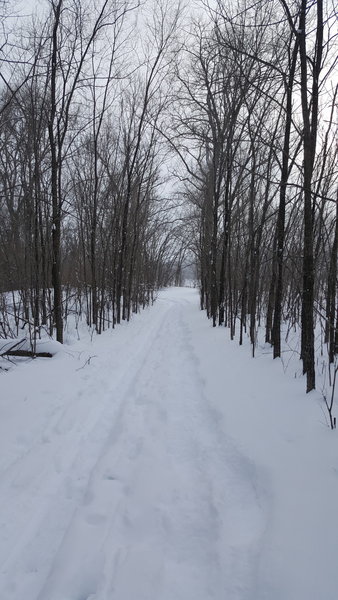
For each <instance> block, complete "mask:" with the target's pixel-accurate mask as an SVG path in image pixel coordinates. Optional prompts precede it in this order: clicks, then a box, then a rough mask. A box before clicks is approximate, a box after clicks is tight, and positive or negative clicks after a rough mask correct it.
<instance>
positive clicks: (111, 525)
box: [0, 289, 265, 600]
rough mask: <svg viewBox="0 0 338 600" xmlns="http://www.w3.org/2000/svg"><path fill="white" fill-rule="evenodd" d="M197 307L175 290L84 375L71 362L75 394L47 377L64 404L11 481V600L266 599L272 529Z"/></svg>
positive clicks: (7, 477)
mask: <svg viewBox="0 0 338 600" xmlns="http://www.w3.org/2000/svg"><path fill="white" fill-rule="evenodd" d="M196 304H197V296H196V293H195V291H194V290H190V289H186V290H182V289H181V290H175V289H173V290H168V291H167V292H166V293H165V294H163V295H162V296H161V298H160V299H159V300H158V302H157V304H156V305H155V306H154V307H153V308H152V309H151V311H149V312H148V315H147V318H144V317H141V318H139V321H137V320H136V322H135V323H131V324H130V325H128V326H127V327H125V328H124V329H123V328H122V329H123V330H122V329H121V332H120V335H119V331H118V330H117V332H116V339H114V337H113V336H108V335H107V336H106V337H105V341H104V343H101V345H100V349H101V353H98V354H97V355H96V358H95V359H94V358H93V359H92V361H91V363H90V364H89V365H87V366H86V367H85V368H84V369H80V370H79V371H76V373H75V374H74V365H73V366H72V367H71V366H68V367H67V366H66V365H67V363H66V362H64V359H62V360H61V359H60V361H61V362H60V365H61V364H62V366H63V368H64V369H65V372H64V378H65V379H67V377H68V378H71V377H72V378H73V379H72V382H71V381H70V379H69V386H68V387H69V388H70V389H68V390H67V386H65V387H63V385H64V381H60V365H59V369H57V368H56V367H55V365H54V366H53V365H49V366H48V369H49V370H50V371H49V375H48V377H49V386H48V385H47V384H46V383H44V386H45V389H46V399H47V400H48V394H49V393H52V392H50V390H51V389H53V394H54V395H53V398H54V397H56V398H59V400H58V402H57V403H56V404H55V402H54V404H53V402H51V408H50V411H49V412H48V411H47V416H46V417H45V420H41V422H38V423H37V425H36V430H35V431H34V432H33V433H32V434H31V433H30V432H26V437H23V441H22V446H23V448H24V451H22V452H21V453H20V452H19V451H18V448H19V446H20V444H18V443H17V442H18V438H20V436H21V437H22V436H24V434H23V433H22V432H20V431H19V432H17V434H16V438H15V440H14V441H13V440H12V446H11V448H12V454H11V455H10V456H9V457H8V464H5V465H4V467H5V468H4V469H3V471H2V476H1V483H0V497H1V499H2V502H3V503H4V505H3V507H2V509H1V532H2V533H1V543H0V560H1V578H0V589H1V590H3V596H2V598H3V600H21V599H22V598H26V599H27V600H181V599H182V600H207V599H215V600H221V599H223V598H228V599H229V600H230V599H231V600H248V599H254V598H255V585H256V571H257V561H258V557H259V551H260V543H261V538H262V535H263V531H264V527H265V516H264V515H263V512H262V507H261V499H260V498H259V495H258V492H257V477H256V473H255V469H254V467H253V465H252V464H251V462H250V461H249V460H248V459H247V458H245V457H244V456H243V455H242V454H241V453H240V452H239V451H238V450H237V449H236V447H235V445H234V444H233V442H232V441H231V440H230V439H229V438H228V437H227V435H226V434H225V432H224V431H223V429H222V424H221V420H220V419H219V415H218V414H217V412H216V411H215V409H214V408H212V407H211V405H210V403H209V401H208V397H207V394H206V391H205V382H204V375H203V369H201V365H200V364H199V360H198V358H197V356H196V353H195V351H194V347H193V344H192V342H191V336H192V328H193V319H192V314H194V313H195V312H196ZM114 344H115V346H114ZM37 362H38V361H36V363H37ZM68 363H69V360H68ZM44 364H45V363H44ZM40 367H41V365H40ZM67 368H68V372H67ZM72 368H73V373H72V372H71V369H72ZM53 377H54V379H53ZM58 378H59V379H58ZM34 393H35V392H34ZM64 393H66V394H68V397H67V401H66V402H64V401H61V400H64V397H62V394H64ZM58 395H59V396H58ZM47 418H48V420H47ZM22 430H23V431H24V424H23V425H22ZM20 439H21V438H20Z"/></svg>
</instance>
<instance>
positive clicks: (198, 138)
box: [0, 0, 338, 428]
mask: <svg viewBox="0 0 338 600" xmlns="http://www.w3.org/2000/svg"><path fill="white" fill-rule="evenodd" d="M29 12H30V11H29V10H28V9H27V7H26V6H25V8H24V10H22V7H21V8H20V6H19V5H18V3H17V2H14V1H12V0H0V26H1V34H0V35H1V38H0V214H1V219H0V337H1V338H3V339H5V340H9V341H10V342H11V343H9V344H7V346H6V348H7V349H6V351H5V353H9V352H10V351H12V353H14V352H15V351H17V352H20V344H19V345H18V340H19V339H21V338H22V336H23V335H25V336H26V337H27V338H28V339H29V343H30V352H31V353H32V355H34V353H35V352H36V344H37V340H38V339H39V338H40V337H41V335H43V334H46V333H47V334H48V335H49V336H51V337H53V338H55V339H56V340H57V341H58V342H61V343H62V342H63V338H64V330H65V327H66V326H67V321H68V320H69V319H70V318H72V319H75V321H78V320H80V319H81V320H84V321H85V322H86V323H87V325H88V327H89V328H90V330H91V331H92V332H93V333H95V332H96V333H97V334H100V333H102V332H103V331H105V330H106V329H108V328H113V327H115V325H118V324H119V323H120V322H121V321H125V320H127V321H128V320H129V319H130V318H131V316H132V314H133V313H136V312H138V311H139V310H140V309H141V308H144V307H146V306H148V305H151V304H152V303H153V302H154V301H155V300H156V292H157V290H159V289H160V288H163V287H166V286H169V285H181V284H182V283H183V281H184V277H185V273H187V272H188V271H189V272H190V273H192V274H193V275H192V277H193V278H194V279H195V281H196V284H197V285H198V287H199V289H200V307H201V309H202V310H205V311H206V314H207V317H208V318H209V319H210V320H211V323H212V325H213V326H214V327H226V328H227V330H228V335H230V337H231V339H234V340H235V342H236V340H237V343H238V342H239V344H242V342H243V338H244V336H248V337H249V339H250V342H251V348H252V355H253V356H254V355H255V349H256V347H257V343H258V335H259V332H262V331H264V338H265V342H266V344H268V345H270V346H271V356H272V357H273V358H277V357H280V356H281V353H282V351H283V350H282V348H283V344H284V343H287V340H288V336H289V335H290V332H291V331H296V332H299V340H300V344H299V348H298V350H297V351H298V352H299V357H300V359H301V360H302V365H303V367H302V369H303V374H304V375H306V391H307V392H310V391H311V390H313V389H315V386H316V369H318V368H323V367H322V364H323V362H319V361H318V356H322V357H324V358H323V360H325V361H326V365H327V366H326V368H327V370H328V374H329V377H330V382H331V385H332V386H333V387H334V384H335V378H336V374H337V369H338V363H337V355H338V301H337V295H338V280H337V254H338V252H337V250H338V248H337V245H338V224H337V223H338V187H337V183H338V177H337V176H338V168H337V89H338V88H337V47H338V44H337V41H338V37H337V34H338V29H337V7H336V5H335V2H334V0H316V1H314V0H297V1H296V0H257V1H250V0H239V1H238V2H232V0H204V1H203V0H201V1H197V2H194V3H193V2H185V3H184V2H183V1H182V2H172V1H170V0H158V1H156V2H151V1H150V0H146V1H145V2H142V1H141V0H97V1H95V2H92V1H90V0H46V1H45V2H41V3H40V4H39V6H38V9H35V12H34V14H33V16H32V15H29V14H28V13H29ZM332 397H333V396H332ZM330 408H331V410H332V404H331V407H330V405H328V409H329V414H330V418H331V427H332V428H333V427H334V426H335V422H334V419H333V418H332V414H331V411H330Z"/></svg>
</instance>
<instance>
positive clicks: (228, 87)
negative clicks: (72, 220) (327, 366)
mask: <svg viewBox="0 0 338 600" xmlns="http://www.w3.org/2000/svg"><path fill="white" fill-rule="evenodd" d="M335 23H336V11H335V7H334V5H333V4H332V3H331V2H330V1H329V0H327V1H324V2H323V1H322V0H317V1H316V2H312V1H311V2H309V1H306V0H302V1H301V2H298V1H297V2H296V1H290V2H286V1H285V0H273V1H271V0H269V1H267V0H260V1H258V2H254V3H247V2H246V0H241V1H240V2H238V3H235V4H232V3H231V2H227V1H224V0H223V1H221V0H218V1H217V2H215V3H210V4H208V7H207V8H206V11H205V13H204V16H203V19H200V20H199V21H198V22H197V23H195V25H194V26H193V31H192V36H191V38H189V40H188V41H187V42H186V44H185V61H184V62H183V61H181V63H180V64H178V65H177V78H178V84H177V85H178V90H177V97H178V99H179V100H178V102H177V108H176V114H175V118H174V121H173V128H172V131H171V133H170V140H171V143H172V145H173V146H175V148H176V150H177V152H178V153H179V155H180V156H181V159H182V162H183V164H184V170H183V171H184V178H185V183H184V188H183V190H184V191H183V193H184V194H185V197H186V199H187V202H189V203H190V206H191V209H190V216H191V219H192V222H193V223H194V234H193V237H192V240H193V241H192V251H193V252H194V254H195V256H196V259H197V263H198V267H199V275H200V281H201V308H202V309H203V308H205V309H206V311H207V314H208V317H210V319H212V322H213V325H214V326H216V325H225V326H228V327H229V328H230V334H231V338H234V336H235V333H237V331H238V336H239V341H240V343H242V341H243V335H244V333H245V332H247V333H248V335H249V337H250V340H251V344H252V351H253V354H254V352H255V347H256V344H257V331H258V326H264V327H265V332H266V333H265V340H266V342H268V343H271V344H272V346H273V355H274V357H278V356H280V355H281V340H282V336H283V332H284V335H287V333H288V331H289V330H290V328H292V327H293V328H296V329H297V328H299V329H300V331H301V347H300V349H299V351H300V356H301V358H302V361H303V372H304V374H306V376H307V391H310V390H312V389H313V388H314V387H315V347H317V348H318V347H320V344H322V347H324V344H326V345H327V350H328V356H329V362H330V363H333V362H334V359H335V357H337V353H338V314H337V144H336V142H337V138H336V135H337V123H336V117H335V116H334V110H335V106H336V102H337V81H336V77H335V74H336V73H337V43H336V36H335V33H334V25H335ZM168 138H169V136H168ZM187 173H188V175H187ZM182 177H183V176H182ZM317 325H321V329H319V330H316V326H317ZM316 331H317V332H319V333H318V337H317V338H316V337H315V335H316V334H315V332H316Z"/></svg>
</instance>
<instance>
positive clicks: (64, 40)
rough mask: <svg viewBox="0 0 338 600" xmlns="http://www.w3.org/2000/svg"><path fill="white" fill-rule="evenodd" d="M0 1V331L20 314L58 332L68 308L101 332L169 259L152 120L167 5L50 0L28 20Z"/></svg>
mask: <svg viewBox="0 0 338 600" xmlns="http://www.w3.org/2000/svg"><path fill="white" fill-rule="evenodd" d="M1 8H2V14H1V20H2V23H1V24H2V29H3V33H4V35H3V43H2V44H1V48H0V59H1V96H0V217H1V222H0V292H1V306H0V311H1V316H0V321H1V327H0V336H2V337H7V336H13V335H17V334H18V331H19V328H21V327H23V326H25V324H26V325H28V326H29V328H30V331H31V333H32V334H33V336H36V335H39V332H40V330H41V327H43V328H45V329H46V330H47V331H48V332H49V333H50V335H56V338H57V340H58V341H60V342H62V341H63V331H64V327H65V324H66V321H67V318H68V316H69V314H70V313H75V314H76V315H81V314H82V315H84V317H85V319H86V320H87V323H88V325H89V326H91V327H94V328H95V329H96V330H97V332H99V333H100V332H101V331H102V330H104V329H106V328H107V327H111V326H114V325H115V323H119V322H120V320H121V319H127V320H128V319H129V318H130V315H131V313H132V312H133V311H138V309H139V307H144V306H145V305H147V304H149V303H151V302H152V301H153V297H154V292H155V291H156V290H157V289H158V288H159V287H161V286H164V285H168V284H169V283H170V282H171V281H172V280H173V279H174V278H175V274H176V272H177V268H178V262H179V260H180V259H179V257H180V253H181V249H180V246H179V242H177V243H176V241H175V240H176V238H177V236H176V237H175V224H173V225H172V224H171V222H170V219H169V218H168V209H169V204H170V200H169V199H165V198H164V197H163V193H162V192H161V188H162V187H163V183H164V178H165V173H164V172H163V171H162V169H161V164H162V162H163V160H164V153H165V149H164V147H163V142H162V141H161V138H160V134H159V132H158V131H159V124H160V121H161V119H162V115H163V111H164V109H165V108H166V106H167V103H168V93H169V89H170V88H169V82H168V79H167V75H168V72H169V66H170V60H169V59H168V57H169V56H171V55H172V53H173V52H174V49H173V42H174V38H175V28H176V24H177V19H178V13H177V10H176V12H175V10H171V9H170V4H169V3H167V4H166V5H165V4H162V5H161V7H158V9H154V7H152V13H147V12H146V11H143V12H142V11H141V8H140V3H139V2H138V1H137V0H135V1H132V0H123V1H122V2H120V1H118V2H117V1H115V0H102V1H101V2H95V3H93V2H89V1H88V2H87V1H85V0H83V1H82V0H81V2H78V1H77V0H49V1H48V2H46V4H45V5H43V10H44V12H43V16H42V15H40V17H39V18H37V19H35V21H32V22H29V23H28V22H27V19H25V18H22V17H20V16H16V17H15V15H14V14H13V13H12V12H11V11H12V10H14V9H12V4H11V3H2V4H1ZM137 18H139V19H140V20H142V39H141V38H140V30H138V29H137ZM13 24H14V25H15V28H14V27H13ZM169 231H171V233H172V235H171V236H169V235H168V232H169ZM173 239H174V243H173Z"/></svg>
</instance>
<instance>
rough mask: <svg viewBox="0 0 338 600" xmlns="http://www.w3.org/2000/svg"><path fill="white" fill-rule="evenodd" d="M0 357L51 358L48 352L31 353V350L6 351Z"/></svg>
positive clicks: (51, 355)
mask: <svg viewBox="0 0 338 600" xmlns="http://www.w3.org/2000/svg"><path fill="white" fill-rule="evenodd" d="M0 356H21V357H26V358H53V354H51V353H50V352H32V351H31V350H7V352H3V353H2V354H1V355H0Z"/></svg>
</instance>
